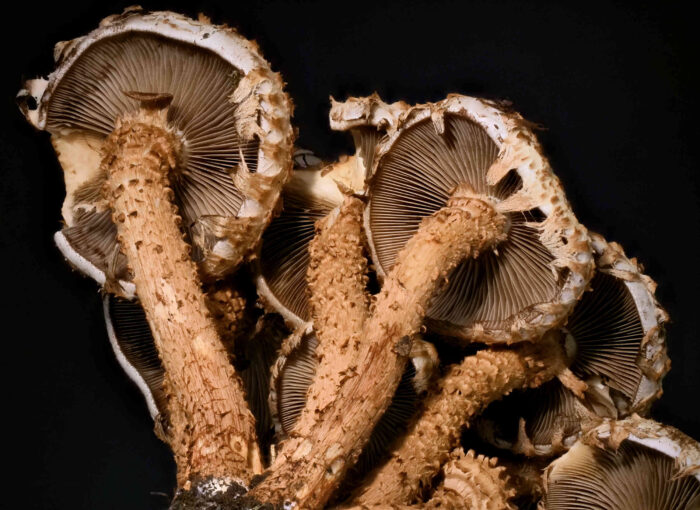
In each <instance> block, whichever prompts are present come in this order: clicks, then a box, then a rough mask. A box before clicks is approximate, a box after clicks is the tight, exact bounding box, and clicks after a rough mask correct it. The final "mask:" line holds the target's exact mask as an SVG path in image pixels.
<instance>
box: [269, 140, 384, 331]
mask: <svg viewBox="0 0 700 510" xmlns="http://www.w3.org/2000/svg"><path fill="white" fill-rule="evenodd" d="M375 132H376V130H375ZM353 136H354V138H355V139H356V141H357V143H358V144H359V145H358V149H357V152H356V154H355V155H354V156H351V157H343V158H341V160H340V161H338V162H336V163H331V164H325V163H323V162H322V161H321V160H320V159H318V158H315V157H314V156H312V154H311V153H310V151H302V150H298V152H297V154H298V156H299V157H295V169H294V173H293V175H292V178H291V179H290V180H289V182H287V184H286V185H285V187H284V190H283V193H282V202H283V209H282V211H281V213H280V215H279V216H278V217H276V218H275V219H273V220H272V222H271V223H270V226H269V227H268V228H267V230H266V231H265V233H264V234H263V239H262V243H261V246H260V254H259V257H258V258H257V259H256V271H257V277H256V285H257V287H258V293H259V294H260V297H261V298H262V301H263V302H264V303H265V305H266V306H267V308H268V309H269V310H270V311H275V312H277V313H280V314H281V315H282V316H283V317H284V318H285V320H286V321H287V322H288V323H289V324H290V325H292V326H293V327H295V328H297V327H301V326H302V325H304V324H307V323H308V322H309V321H310V320H311V313H310V310H309V297H308V286H307V284H306V273H307V270H308V266H309V249H308V248H309V243H310V242H311V240H312V239H313V237H314V224H315V223H316V222H317V221H318V220H320V219H322V218H324V217H325V216H327V215H328V214H330V213H331V211H333V210H334V209H336V208H339V207H340V205H341V204H342V203H343V199H344V197H345V194H355V195H362V194H363V193H364V189H365V175H366V173H367V170H366V169H367V168H368V167H367V166H366V165H367V164H369V162H370V161H371V158H370V156H367V153H368V152H371V151H373V149H374V145H376V141H377V140H378V138H379V135H378V134H375V133H374V132H372V131H370V130H366V129H359V130H358V132H357V133H355V132H353Z"/></svg>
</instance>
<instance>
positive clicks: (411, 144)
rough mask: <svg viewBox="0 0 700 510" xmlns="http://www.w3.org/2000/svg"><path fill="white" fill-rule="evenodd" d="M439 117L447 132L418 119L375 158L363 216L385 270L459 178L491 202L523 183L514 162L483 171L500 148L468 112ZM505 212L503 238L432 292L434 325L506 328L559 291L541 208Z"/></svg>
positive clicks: (447, 329)
mask: <svg viewBox="0 0 700 510" xmlns="http://www.w3.org/2000/svg"><path fill="white" fill-rule="evenodd" d="M444 119H445V131H444V134H438V133H437V132H436V130H435V127H434V126H433V123H432V122H431V121H430V120H429V119H428V120H425V121H422V122H419V123H417V124H416V125H415V126H412V127H410V128H408V129H406V131H405V132H403V133H402V134H401V135H400V136H399V137H398V139H397V140H396V142H395V143H394V144H393V145H392V146H391V148H390V149H389V150H388V152H387V153H386V154H385V155H384V156H383V157H381V159H380V161H379V162H378V166H377V170H376V173H375V175H374V176H373V187H372V191H371V202H370V205H369V211H368V223H367V224H368V227H369V230H370V233H371V243H373V248H374V253H375V254H376V258H377V260H376V262H377V263H378V266H379V268H380V270H381V272H383V273H387V272H388V271H389V270H390V269H391V267H392V266H393V264H394V261H395V259H396V256H397V254H398V252H399V250H400V249H401V248H402V247H403V246H404V245H405V244H406V242H407V241H408V239H410V237H411V236H412V235H413V234H414V233H415V232H416V231H417V229H418V225H419V223H420V221H421V220H422V219H423V218H424V217H427V216H429V215H431V214H433V213H434V212H435V211H437V210H439V209H440V208H441V207H443V206H444V204H445V203H446V201H447V199H448V197H449V196H450V193H451V192H452V190H453V189H454V188H455V186H457V185H458V184H460V183H466V184H468V185H469V186H470V187H471V188H472V189H473V190H474V192H475V193H477V194H478V195H482V196H485V197H488V199H489V200H491V201H492V202H493V203H494V204H498V203H499V202H501V201H503V200H505V199H507V198H508V197H510V196H512V195H513V194H514V193H516V192H518V191H519V190H520V189H521V188H522V186H523V182H522V178H521V176H520V175H519V174H518V172H517V171H516V170H514V169H513V170H511V171H510V172H508V173H507V174H506V176H505V177H503V178H502V179H501V180H500V182H498V183H497V184H496V185H489V184H488V182H487V178H486V176H487V172H488V170H489V168H490V167H491V165H492V164H493V163H494V162H495V161H496V158H497V156H498V153H499V150H498V147H497V146H496V144H495V143H494V141H493V140H492V139H491V138H490V137H489V135H488V134H487V133H486V131H485V130H484V129H483V128H482V127H481V126H480V125H478V124H477V123H475V122H473V121H472V120H470V119H468V118H466V117H463V116H459V115H455V114H445V117H444ZM506 215H507V217H508V238H507V240H506V241H504V242H502V243H500V244H499V245H498V249H497V253H493V252H487V253H483V254H481V255H480V257H479V258H478V259H472V260H467V261H464V262H463V263H462V264H460V265H459V266H458V267H457V268H455V269H454V270H453V271H452V273H451V274H450V276H449V278H448V281H449V284H448V285H447V286H446V288H445V289H444V290H443V291H442V292H441V293H440V294H439V295H438V296H437V297H436V298H435V299H434V300H433V303H432V306H431V308H430V310H429V312H428V319H429V323H430V324H431V326H433V327H434V328H435V329H437V330H438V331H441V332H443V333H448V334H454V333H455V331H456V330H457V331H458V330H461V329H463V328H465V327H468V326H469V325H471V324H473V323H474V322H479V323H482V324H484V325H485V326H486V327H488V328H494V329H507V326H508V325H509V324H510V323H512V321H513V320H515V318H516V317H521V316H527V315H528V313H530V310H531V309H532V308H533V307H535V306H536V305H538V304H541V303H547V302H551V301H553V300H555V299H556V297H557V295H558V293H559V290H560V286H561V285H562V284H563V282H564V280H565V279H566V271H565V270H562V269H557V268H555V265H554V264H553V261H554V256H553V255H552V253H551V252H550V251H549V249H547V248H546V247H545V245H544V244H543V242H542V241H541V239H540V236H541V230H540V228H539V225H540V224H541V222H542V221H543V220H544V219H545V218H546V216H545V215H544V214H543V213H542V211H541V210H540V209H538V208H535V209H532V210H527V211H520V212H518V211H516V212H509V213H506Z"/></svg>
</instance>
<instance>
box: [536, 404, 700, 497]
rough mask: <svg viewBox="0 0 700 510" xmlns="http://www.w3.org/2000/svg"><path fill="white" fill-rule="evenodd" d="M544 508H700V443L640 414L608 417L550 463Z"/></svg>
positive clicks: (545, 478)
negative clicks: (624, 417) (624, 418)
mask: <svg viewBox="0 0 700 510" xmlns="http://www.w3.org/2000/svg"><path fill="white" fill-rule="evenodd" d="M544 481H545V496H544V498H543V500H542V503H541V505H540V508H541V509H542V510H558V509H567V510H570V509H579V508H580V509H588V508H599V509H601V510H633V509H635V510H636V509H639V508H653V509H654V510H696V509H697V508H700V445H698V443H696V442H695V441H693V440H692V439H690V438H689V437H687V436H685V435H684V434H682V433H681V432H679V431H678V430H676V429H674V428H672V427H669V426H665V425H661V424H659V423H656V422H653V421H651V420H645V419H643V418H640V417H639V416H637V415H633V416H632V417H630V418H628V419H626V420H623V421H620V422H616V421H612V420H606V421H605V422H604V423H603V424H602V425H600V426H598V427H597V428H595V429H593V430H592V431H590V432H589V433H587V434H586V435H584V437H583V438H582V440H581V441H579V442H577V443H576V444H575V445H574V446H573V447H572V448H571V449H570V450H569V451H568V452H567V453H566V454H565V455H563V456H562V457H560V458H558V459H557V460H555V461H554V462H552V463H551V464H550V466H549V467H548V468H547V470H546V472H545V476H544Z"/></svg>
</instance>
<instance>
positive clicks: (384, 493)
mask: <svg viewBox="0 0 700 510" xmlns="http://www.w3.org/2000/svg"><path fill="white" fill-rule="evenodd" d="M565 363H566V358H565V354H564V350H563V347H562V346H561V342H560V340H559V337H558V336H557V334H556V333H554V332H553V333H551V334H547V335H546V336H545V337H543V338H542V339H541V340H540V341H539V342H538V343H536V344H527V345H524V346H522V347H518V348H516V349H496V348H493V349H485V350H483V351H480V352H478V353H477V354H475V355H473V356H468V357H466V358H464V360H463V361H462V363H460V364H458V365H453V366H452V367H450V369H449V370H448V372H447V373H446V374H445V375H444V376H443V377H442V378H441V379H440V380H439V381H438V383H437V385H436V387H435V389H434V390H433V391H432V392H431V394H430V395H429V396H428V397H427V399H426V400H425V403H424V409H423V412H422V413H421V414H420V415H419V417H418V418H417V420H416V421H414V422H413V424H412V425H411V426H410V427H409V429H408V432H407V433H406V435H405V436H404V437H403V438H402V439H401V443H400V444H399V445H397V447H396V449H395V450H394V452H392V455H391V459H390V460H389V461H388V462H387V463H386V464H384V465H383V466H381V467H380V468H378V469H376V470H375V471H374V472H373V473H370V475H369V476H368V480H371V482H370V483H369V484H368V485H366V486H365V487H363V488H361V489H360V490H359V491H358V493H357V495H356V497H355V498H354V500H353V503H355V504H363V505H372V504H374V503H379V502H382V503H387V502H389V503H397V504H404V503H411V502H412V501H413V500H414V499H415V498H416V497H418V496H419V495H420V491H421V490H422V489H423V488H424V487H428V486H429V485H430V483H431V481H432V479H433V477H434V476H435V475H436V474H437V472H438V470H439V468H440V466H441V465H442V464H443V463H444V462H445V461H446V460H447V459H448V456H449V454H450V451H451V450H452V448H454V447H455V446H456V445H457V444H458V443H459V438H460V434H461V431H462V426H463V425H465V424H468V423H469V421H470V419H471V418H473V417H474V416H476V415H477V414H478V413H479V412H481V411H482V410H483V409H484V408H485V407H486V406H487V405H488V404H490V403H491V402H493V401H494V400H498V399H500V398H501V397H503V396H504V395H506V394H508V393H510V392H511V391H513V390H515V389H518V388H523V387H536V386H539V385H540V384H542V383H544V382H546V381H547V380H549V379H551V378H553V377H555V376H556V375H557V374H558V373H559V372H560V371H561V370H563V369H564V368H565V367H566V365H565Z"/></svg>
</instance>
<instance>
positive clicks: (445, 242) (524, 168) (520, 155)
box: [251, 96, 592, 507]
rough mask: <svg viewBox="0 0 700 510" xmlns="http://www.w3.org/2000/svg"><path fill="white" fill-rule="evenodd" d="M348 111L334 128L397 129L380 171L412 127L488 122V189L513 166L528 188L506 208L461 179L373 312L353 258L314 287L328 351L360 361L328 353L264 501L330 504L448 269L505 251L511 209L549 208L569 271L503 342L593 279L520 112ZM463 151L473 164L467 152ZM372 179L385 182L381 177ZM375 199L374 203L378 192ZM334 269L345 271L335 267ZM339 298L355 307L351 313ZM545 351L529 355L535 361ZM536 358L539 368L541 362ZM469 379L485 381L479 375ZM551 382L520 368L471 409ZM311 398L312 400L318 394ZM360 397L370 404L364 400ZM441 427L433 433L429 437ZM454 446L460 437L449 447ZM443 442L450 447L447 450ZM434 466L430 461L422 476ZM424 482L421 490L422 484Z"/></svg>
mask: <svg viewBox="0 0 700 510" xmlns="http://www.w3.org/2000/svg"><path fill="white" fill-rule="evenodd" d="M346 104H347V105H348V106H347V107H343V106H342V105H341V106H340V107H339V106H338V104H337V103H336V104H334V105H333V108H332V110H331V120H332V122H336V121H338V120H339V119H340V120H342V118H344V117H345V118H348V119H351V121H352V122H353V123H358V122H359V123H361V122H363V119H364V121H365V124H366V125H373V126H375V127H379V123H377V124H372V122H373V121H374V120H375V119H377V118H380V117H381V118H382V119H385V120H387V122H384V123H382V124H381V125H382V128H386V129H387V136H388V138H387V139H383V141H382V142H381V143H380V144H379V146H378V147H377V150H376V151H375V159H374V162H373V168H375V169H376V168H381V165H382V164H383V163H382V161H383V159H382V158H383V157H384V156H385V155H386V154H389V153H390V148H391V147H392V145H393V144H394V143H399V142H397V140H399V141H400V140H401V135H402V133H403V132H404V131H410V127H411V126H412V125H414V124H415V123H416V122H418V121H419V120H420V121H422V120H426V121H428V120H429V121H431V122H432V129H434V130H435V131H436V132H437V133H438V134H439V135H440V136H444V137H445V138H447V139H452V137H453V135H454V133H453V132H452V127H451V117H452V116H453V115H454V116H459V117H460V118H461V116H464V118H465V119H469V118H472V117H473V118H474V119H481V120H482V121H483V122H484V127H483V129H485V130H486V131H487V132H490V133H492V134H493V135H494V141H495V142H497V147H499V150H498V151H497V153H496V154H497V155H498V158H496V160H494V161H493V163H492V165H491V167H489V169H487V170H488V171H487V173H486V175H487V176H488V178H489V182H492V183H493V184H494V185H497V184H498V183H499V182H501V181H502V180H503V179H506V180H510V178H508V177H507V174H510V175H513V174H511V170H513V169H515V171H516V173H518V172H520V173H522V176H521V175H520V173H518V175H519V177H520V178H521V180H522V181H523V185H522V187H520V188H519V189H518V191H516V192H515V193H511V194H510V195H508V196H507V198H505V199H504V200H502V201H495V200H493V199H492V198H490V197H489V196H487V195H485V194H484V193H483V191H484V190H483V189H474V188H473V187H472V185H470V183H468V182H459V181H458V182H456V183H454V184H453V185H451V188H450V191H449V192H448V193H447V194H446V195H444V196H443V197H442V202H441V203H440V206H442V207H441V208H438V209H437V211H436V212H434V213H433V214H432V215H428V216H426V217H424V218H422V220H420V222H419V225H418V229H417V230H416V231H415V233H414V234H413V235H412V237H410V239H409V240H408V242H407V243H406V244H405V246H403V248H401V250H400V251H399V253H398V255H397V258H396V262H395V263H394V264H393V266H392V268H391V270H390V272H389V274H387V275H386V277H385V278H384V282H383V286H382V290H381V291H380V293H379V294H378V295H377V297H376V302H375V304H374V306H373V307H372V310H371V312H370V311H369V310H368V309H367V308H365V302H366V294H365V289H364V281H363V279H362V277H361V274H362V273H360V272H359V269H360V268H361V267H362V264H363V262H362V261H360V260H359V259H358V258H356V257H354V256H353V257H351V256H347V257H346V258H344V259H343V260H345V263H344V264H340V265H333V266H332V267H330V266H329V267H328V268H327V269H325V271H324V272H325V273H327V274H325V275H324V276H323V278H327V279H328V280H327V282H331V284H330V285H319V286H318V287H317V288H316V289H314V287H313V285H310V288H311V295H312V297H313V298H314V299H317V300H318V302H319V303H321V304H322V309H319V310H318V317H315V318H314V327H315V329H316V332H317V334H318V335H319V338H320V339H321V345H322V346H323V345H324V343H326V340H325V339H323V338H322V337H323V334H321V333H322V329H323V328H327V330H326V331H325V333H324V334H325V335H327V338H328V339H329V343H335V344H336V345H339V346H341V347H342V348H343V349H345V350H346V351H354V352H352V356H350V355H348V357H349V358H350V357H351V358H352V359H354V360H357V361H356V362H354V363H353V364H352V365H349V364H348V363H343V362H342V361H341V362H338V361H336V359H335V358H334V359H332V360H331V359H329V358H328V357H326V356H322V362H321V364H320V365H319V373H320V372H321V371H322V370H325V371H327V372H326V373H327V374H328V376H327V381H328V383H327V385H326V391H324V392H319V393H317V394H316V395H317V397H316V398H309V400H308V401H307V404H306V406H305V408H304V411H303V412H302V416H301V418H300V422H299V423H300V424H299V425H298V426H297V428H296V429H295V435H294V437H292V438H290V439H289V440H287V441H286V442H285V443H284V444H283V447H282V449H281V450H280V453H279V455H278V456H277V458H276V460H275V463H274V464H273V466H272V472H271V473H270V475H269V476H268V477H267V478H266V479H265V480H264V481H263V482H262V483H261V484H259V485H257V486H256V487H255V488H254V489H253V490H252V491H251V497H253V498H255V499H257V500H258V501H261V502H269V503H272V504H282V503H285V504H286V503H289V504H296V505H299V506H302V507H303V506H311V507H314V506H322V505H323V504H324V503H325V502H327V501H328V498H329V497H330V495H331V494H332V491H333V489H334V488H335V487H336V486H337V485H338V484H339V482H340V480H341V479H342V477H343V476H344V474H345V473H346V472H347V470H348V468H349V464H351V463H352V461H353V460H354V459H355V458H356V457H357V456H358V455H359V453H360V451H361V449H362V447H363V445H364V444H365V442H366V441H367V440H368V439H369V436H370V431H371V430H372V428H373V427H374V425H375V424H376V423H377V422H378V421H379V418H380V416H381V414H382V413H383V412H384V410H385V409H386V407H387V406H388V404H389V401H390V396H391V395H392V394H393V392H394V391H395V389H396V387H397V386H398V383H399V380H400V378H401V374H402V372H403V369H404V366H405V362H406V360H407V357H408V355H409V353H410V349H411V343H412V337H413V335H415V334H416V333H417V332H418V331H419V329H420V328H421V326H422V323H423V318H424V314H425V310H426V309H427V307H428V306H429V304H430V301H431V299H432V297H433V295H434V293H435V292H436V291H437V290H438V289H439V287H440V285H441V284H442V283H443V281H444V279H445V277H446V276H447V275H448V274H449V272H450V271H451V270H452V269H454V268H455V267H456V266H457V265H458V264H460V263H461V262H462V261H463V260H464V259H467V258H477V257H479V256H480V255H482V254H483V253H487V252H489V251H490V250H493V249H497V248H498V245H499V243H501V242H502V241H504V240H505V239H506V238H507V231H508V230H509V219H508V217H507V214H509V212H510V211H530V210H532V209H533V208H542V209H544V214H545V215H546V219H545V220H544V221H542V222H540V223H539V224H538V225H537V230H538V232H539V231H541V232H542V233H543V234H542V238H543V239H544V240H543V242H546V243H547V244H548V245H549V246H550V248H552V249H555V254H556V255H557V257H556V258H555V261H554V265H553V266H549V267H550V268H556V267H558V268H560V269H561V271H560V276H562V278H563V280H564V281H565V283H564V285H563V287H562V290H561V292H560V294H559V298H558V299H557V303H554V304H552V303H549V304H546V305H543V306H540V307H535V309H530V310H529V312H528V313H529V314H530V315H531V317H530V319H531V321H525V320H524V319H522V318H519V319H518V320H517V321H514V322H513V323H512V324H511V328H510V330H509V332H508V334H507V338H506V333H505V332H503V335H502V336H500V335H495V336H498V339H500V340H503V341H515V340H519V339H522V338H524V337H525V336H528V335H534V334H535V333H536V332H540V333H541V331H539V330H546V329H547V328H549V327H551V325H552V324H557V323H559V322H561V321H562V320H563V319H564V317H565V314H566V313H567V312H568V311H569V310H570V308H571V306H572V305H573V303H574V302H575V300H576V299H577V298H578V297H579V295H580V293H581V292H582V291H583V288H584V287H585V285H586V283H587V281H588V280H589V279H590V277H591V276H592V274H591V273H592V257H591V253H590V246H589V241H588V237H587V234H586V231H585V229H584V228H583V227H581V226H580V225H578V223H577V222H576V220H575V218H574V217H573V215H572V214H571V212H570V210H569V208H568V205H567V204H566V200H565V199H564V196H563V191H562V190H561V187H560V185H559V183H558V181H557V180H556V178H555V177H554V176H553V174H552V173H551V169H550V168H549V165H548V164H547V162H546V160H545V159H544V158H543V157H542V155H541V153H540V151H539V147H538V146H537V144H536V142H535V141H534V137H533V135H532V134H531V133H530V132H529V130H528V129H527V127H526V126H525V124H524V122H523V121H522V119H521V118H520V117H519V116H518V115H516V114H512V113H505V112H503V111H501V110H498V109H497V108H495V107H494V106H492V105H489V104H487V103H485V102H483V101H479V100H476V99H472V98H467V97H463V96H450V97H449V98H448V99H447V100H445V101H443V102H440V103H436V104H431V105H424V106H419V107H415V108H413V109H406V108H404V107H403V106H401V105H398V106H392V105H386V104H384V103H381V101H379V100H378V99H377V98H376V97H371V98H366V99H364V100H362V99H360V100H353V101H348V103H346ZM399 110H401V111H399ZM384 113H388V114H389V115H384ZM345 114H347V115H345ZM392 114H393V116H392ZM416 119H418V120H416ZM392 122H393V123H392ZM474 122H476V120H475V121H474ZM404 128H406V129H404ZM465 155H466V156H467V157H468V153H465ZM448 170H449V168H446V170H445V171H448ZM372 179H373V182H374V184H373V185H376V183H377V172H376V171H375V172H374V174H373V175H372ZM370 197H373V192H372V191H370ZM543 197H544V199H543ZM409 206H410V204H409ZM397 207H400V204H399V205H397ZM561 239H565V241H562V240H561ZM547 244H545V245H547ZM351 251H352V250H350V249H347V248H343V249H342V250H341V249H340V248H338V247H334V249H333V254H335V255H337V256H340V257H343V256H344V253H345V255H348V254H349V252H351ZM336 264H339V263H338V262H337V261H336ZM320 275H321V271H319V276H320ZM341 302H343V303H348V302H349V303H352V305H351V306H350V307H347V306H341V305H340V303H341ZM341 310H342V312H343V313H341ZM530 312H531V313H530ZM365 319H366V320H365ZM521 319H522V320H521ZM530 322H532V324H530ZM526 326H527V327H526ZM524 330H526V331H527V332H524ZM559 347H560V346H559V345H558V341H552V342H544V343H543V344H542V345H541V346H540V348H539V349H538V350H536V353H535V354H536V355H537V356H539V357H540V359H546V360H547V361H551V363H552V366H553V367H554V368H552V370H554V369H555V368H556V369H562V368H563V367H562V366H561V365H562V364H561V363H560V358H561V356H562V353H561V351H560V348H559ZM546 349H550V352H547V351H546ZM535 354H533V353H530V354H528V356H530V355H532V356H533V357H534V355H535ZM516 356H517V355H516ZM528 356H526V358H528ZM528 359H530V361H532V359H531V358H528ZM538 362H539V361H538ZM538 362H534V363H535V365H536V364H537V363H538ZM504 363H505V364H508V363H509V362H508V361H504ZM334 364H335V365H336V366H343V367H348V366H350V367H351V369H350V370H345V371H343V372H338V371H337V370H335V369H334V368H333V365H334ZM324 365H325V367H324ZM511 368H512V370H511ZM534 372H537V374H535V373H534ZM555 373H556V372H555ZM470 375H471V376H472V377H474V378H478V377H480V375H478V374H477V373H476V372H474V373H471V374H470ZM547 375H549V372H547ZM552 375H554V374H552ZM319 377H320V376H317V378H316V379H317V380H318V379H319ZM530 377H533V378H534V380H530ZM543 378H544V375H543V374H540V373H539V371H538V370H535V369H534V367H528V364H527V363H523V362H520V361H514V362H512V367H509V370H508V371H507V372H506V374H505V375H504V379H505V381H504V384H502V385H498V386H497V388H496V389H495V390H491V389H490V388H484V387H480V388H481V390H482V391H483V392H484V394H481V393H479V394H477V395H474V397H475V398H476V400H477V402H476V403H475V404H474V406H473V408H478V407H479V406H480V404H481V403H482V402H483V401H490V400H494V399H495V398H499V397H500V396H501V395H502V394H503V393H502V392H503V391H507V390H509V389H513V386H509V385H508V383H510V382H513V383H514V384H534V383H535V381H537V382H543V381H542V379H543ZM314 386H316V384H314ZM312 388H313V386H312ZM311 395H312V397H313V396H314V393H313V391H312V392H311ZM359 395H362V398H358V396H359ZM468 405H469V404H467V406H468ZM463 410H464V409H463V407H461V408H460V409H459V410H458V411H455V413H454V414H456V415H457V414H458V415H459V417H463V415H462V411H463ZM472 410H473V409H472ZM466 415H469V412H467V413H466ZM436 421H437V422H440V423H441V422H442V420H441V417H440V416H434V421H433V422H432V425H434V424H435V423H436ZM435 430H436V429H435V427H433V434H432V435H430V437H431V438H432V436H433V435H434V433H435ZM451 439H452V436H451V435H450V438H448V442H451ZM445 446H446V445H445V444H443V443H442V442H440V446H439V448H438V449H441V448H443V447H445ZM454 446H455V445H452V446H451V447H450V449H451V448H453V447H454ZM450 449H448V450H447V453H449V450H450ZM435 459H436V457H435V456H433V457H431V458H429V459H427V458H426V459H424V461H425V462H426V463H431V465H433V464H434V463H435ZM348 461H349V462H348ZM437 465H438V466H439V463H438V464H437ZM424 467H425V465H424V464H423V462H420V463H418V466H417V467H416V469H418V470H421V469H423V468H424ZM427 471H428V470H426V473H427ZM433 474H435V473H433ZM415 483H420V482H418V481H417V480H416V481H415ZM411 487H413V483H411ZM382 502H383V501H382Z"/></svg>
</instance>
